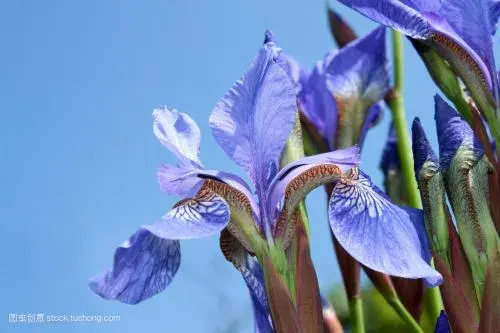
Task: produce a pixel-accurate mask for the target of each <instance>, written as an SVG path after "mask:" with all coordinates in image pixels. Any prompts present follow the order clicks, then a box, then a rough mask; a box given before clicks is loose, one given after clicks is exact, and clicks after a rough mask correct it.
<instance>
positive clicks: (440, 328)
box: [434, 310, 450, 333]
mask: <svg viewBox="0 0 500 333" xmlns="http://www.w3.org/2000/svg"><path fill="white" fill-rule="evenodd" d="M434 333H450V324H449V323H448V317H447V316H446V313H445V312H444V310H441V313H440V314H439V317H438V319H437V321H436V327H435V328H434Z"/></svg>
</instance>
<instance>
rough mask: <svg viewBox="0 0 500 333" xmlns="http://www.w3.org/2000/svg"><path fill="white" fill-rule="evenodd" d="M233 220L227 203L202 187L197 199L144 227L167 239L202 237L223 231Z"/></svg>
mask: <svg viewBox="0 0 500 333" xmlns="http://www.w3.org/2000/svg"><path fill="white" fill-rule="evenodd" d="M229 217H230V212H229V206H228V204H227V203H226V201H225V200H224V199H222V198H221V197H220V196H218V195H216V194H214V193H213V192H211V191H205V190H204V189H203V188H202V189H201V190H200V192H198V195H196V197H194V198H192V199H185V200H182V201H180V202H179V203H177V204H176V206H175V207H174V208H173V209H172V210H171V211H169V212H168V213H167V214H165V215H164V216H163V217H162V218H161V220H160V221H158V222H156V223H155V224H152V225H149V226H145V227H144V228H145V229H147V230H149V231H150V232H151V233H153V234H154V235H156V236H157V237H160V238H163V239H193V238H201V237H207V236H210V235H213V234H215V233H218V232H220V231H222V229H224V228H225V227H226V226H227V224H228V223H229Z"/></svg>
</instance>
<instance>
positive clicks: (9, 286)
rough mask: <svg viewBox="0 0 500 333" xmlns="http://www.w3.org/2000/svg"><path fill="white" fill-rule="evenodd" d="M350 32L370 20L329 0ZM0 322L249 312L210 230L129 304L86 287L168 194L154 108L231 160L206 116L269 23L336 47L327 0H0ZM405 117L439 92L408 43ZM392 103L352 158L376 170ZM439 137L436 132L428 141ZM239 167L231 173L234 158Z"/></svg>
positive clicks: (317, 198)
mask: <svg viewBox="0 0 500 333" xmlns="http://www.w3.org/2000/svg"><path fill="white" fill-rule="evenodd" d="M334 5H335V7H336V8H338V9H339V10H340V11H341V13H343V14H344V17H346V18H347V19H348V20H349V21H350V22H351V23H352V24H353V25H354V26H355V28H356V30H357V31H358V32H359V33H362V34H364V33H367V32H368V31H370V30H371V29H373V28H374V27H375V25H374V24H373V23H372V22H370V21H368V20H367V19H365V18H363V17H361V16H360V15H359V14H357V13H355V12H352V11H350V10H348V9H346V8H344V7H343V6H342V5H340V4H337V3H334ZM0 10H1V12H2V19H1V20H0V40H1V41H2V51H1V52H0V73H1V81H0V110H1V111H0V112H1V114H2V120H1V122H0V133H1V140H0V153H1V155H0V156H1V163H0V177H1V178H0V184H1V190H0V205H1V206H0V212H1V215H0V216H1V220H2V241H1V243H0V244H1V245H0V246H1V251H0V253H1V262H2V274H1V275H0V281H1V285H2V293H1V301H0V316H1V317H2V319H1V320H0V331H2V332H5V331H9V332H10V331H13V332H121V333H125V332H151V333H154V332H218V331H220V330H221V329H224V328H225V327H226V326H227V325H230V324H231V322H233V321H239V320H242V321H243V323H244V325H243V326H244V329H243V331H247V332H250V331H251V329H252V328H251V327H252V325H251V320H250V318H251V310H250V303H249V299H248V295H247V291H246V289H245V287H244V284H243V281H242V279H241V277H240V275H239V274H238V273H237V272H235V271H234V270H233V269H232V267H231V265H230V264H229V263H227V262H225V261H224V260H223V258H222V256H221V255H220V254H219V250H218V239H217V237H214V238H210V239H205V240H200V241H187V242H183V243H182V255H183V261H182V264H181V268H180V270H179V272H178V274H177V276H176V278H175V280H174V282H173V283H172V284H171V286H170V287H169V288H168V289H167V290H166V291H165V292H163V293H162V294H160V295H158V296H156V297H154V298H152V299H150V300H148V301H146V302H144V303H142V304H139V305H136V306H130V305H124V304H120V303H117V302H112V301H105V300H102V299H100V298H99V297H97V296H96V295H94V294H92V293H91V292H90V291H89V290H88V287H87V279H88V277H90V276H92V275H94V274H95V273H97V272H99V271H101V270H103V269H104V268H105V267H108V266H109V265H110V264H111V261H112V255H113V251H114V249H115V248H116V246H118V245H119V244H120V243H121V242H122V241H124V240H125V239H127V238H128V236H129V235H130V234H131V233H132V232H134V231H135V230H136V228H137V227H138V226H139V225H141V224H148V223H151V222H153V221H155V220H156V219H157V218H158V217H160V216H161V215H162V214H163V213H165V212H166V211H167V210H169V208H170V207H171V205H172V204H173V203H174V202H175V200H176V198H172V197H168V196H167V195H165V194H164V193H162V192H161V191H160V189H159V187H158V186H157V184H156V179H155V171H156V168H157V167H158V166H159V165H160V164H161V163H172V162H174V159H173V157H172V155H171V154H170V153H169V152H168V151H167V150H165V149H164V148H163V147H162V146H161V145H160V144H159V143H158V142H157V141H156V140H155V138H154V137H153V134H152V118H151V112H152V109H153V108H154V107H156V106H161V105H169V106H174V107H176V108H177V109H179V110H180V111H182V112H186V113H189V114H190V115H191V116H192V117H193V118H194V119H195V120H196V121H197V122H198V124H199V125H200V127H201V130H202V134H203V142H202V153H201V154H202V160H203V162H204V164H205V165H206V166H209V167H212V168H221V169H226V170H233V169H234V164H232V163H231V162H230V161H229V159H228V158H227V157H226V156H225V155H224V153H223V152H222V151H221V150H220V149H219V147H218V146H217V145H216V144H215V143H214V140H213V139H212V136H211V132H210V130H209V127H208V124H207V120H208V116H209V113H210V112H211V109H212V107H213V106H214V104H215V103H216V101H217V100H218V99H219V98H220V97H221V96H222V95H223V94H224V93H225V92H226V91H227V90H228V89H229V87H230V86H231V85H232V84H233V82H234V81H235V80H237V79H238V78H239V77H240V76H241V74H242V73H243V72H244V71H245V70H246V68H247V65H248V63H249V61H250V60H251V59H252V57H253V56H254V55H255V54H256V52H257V50H258V48H259V47H260V45H261V43H262V40H263V37H264V31H265V29H266V28H269V29H271V30H272V31H273V32H274V34H275V36H276V39H277V42H278V44H279V46H281V47H282V48H283V49H284V50H285V51H286V52H287V53H289V54H291V55H293V56H295V57H296V58H297V59H298V60H299V61H300V62H301V63H302V64H303V65H304V66H307V67H310V66H312V65H313V64H314V62H315V61H316V60H317V59H319V58H321V57H322V56H323V55H324V53H325V52H326V51H328V50H329V49H330V48H332V47H333V46H334V44H333V41H332V39H331V37H330V36H329V32H328V29H327V23H326V17H325V11H324V3H323V2H322V1H315V2H309V3H308V4H306V2H305V1H292V0H289V1H286V2H283V1H281V2H278V1H275V2H270V1H265V2H264V1H196V2H195V1H166V0H164V1H49V0H46V1H21V0H19V1H3V2H2V4H1V5H0ZM405 46H406V51H407V52H406V55H407V56H406V65H407V69H408V71H407V81H406V82H407V85H406V86H407V89H406V93H405V98H406V106H407V110H408V118H409V119H412V118H413V117H414V116H417V115H418V116H420V117H421V118H422V120H423V123H424V125H425V127H426V128H427V129H428V133H429V135H430V137H431V138H432V140H433V141H434V140H435V133H434V125H433V120H432V118H433V99H432V96H433V94H434V93H435V92H436V91H437V90H436V88H435V86H434V85H433V84H432V82H431V81H430V79H429V78H428V76H427V73H426V71H425V69H424V67H423V65H422V64H421V61H420V59H418V57H417V55H416V54H415V52H414V51H413V50H412V48H411V46H410V45H409V44H408V43H406V44H405ZM389 119H390V114H389V113H386V114H385V118H384V121H383V123H382V124H381V125H380V126H378V127H377V128H376V129H374V130H373V131H371V132H370V134H369V135H368V138H367V143H366V149H365V150H364V153H363V164H362V166H363V167H364V169H365V170H366V171H368V172H369V173H370V174H371V175H372V176H373V178H374V179H375V181H376V182H378V183H380V181H381V176H380V172H379V170H378V164H379V159H380V152H381V149H382V146H383V144H384V141H385V137H386V133H387V128H388V121H389ZM434 142H435V141H434ZM238 172H239V171H238ZM324 202H325V200H324V195H323V192H322V190H316V191H315V192H314V193H313V194H312V195H311V196H310V197H309V199H308V204H309V212H310V217H311V221H312V251H313V257H314V260H315V263H316V267H317V270H318V274H319V279H320V284H321V287H322V288H323V290H327V289H328V287H329V286H330V285H332V283H334V282H338V281H339V274H338V272H337V268H336V263H335V259H334V255H333V252H332V248H331V244H330V239H329V235H328V232H327V224H326V213H325V204H324ZM9 313H25V314H27V313H45V314H46V315H48V314H73V315H78V314H82V313H83V314H97V315H106V314H116V315H120V316H121V320H120V322H117V323H112V324H73V325H70V324H43V325H35V324H10V325H8V324H7V319H8V314H9Z"/></svg>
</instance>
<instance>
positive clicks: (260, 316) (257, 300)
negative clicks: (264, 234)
mask: <svg viewBox="0 0 500 333" xmlns="http://www.w3.org/2000/svg"><path fill="white" fill-rule="evenodd" d="M241 275H242V276H243V279H244V280H245V283H246V284H247V287H248V291H249V292H250V297H251V299H252V308H253V314H254V325H255V332H256V333H272V332H274V330H273V329H272V324H271V320H270V318H271V316H270V312H269V306H268V304H267V297H266V290H265V286H264V274H263V272H262V269H261V267H260V265H259V263H258V262H257V261H256V260H255V259H254V258H252V257H250V256H247V264H246V266H245V267H243V268H242V269H241Z"/></svg>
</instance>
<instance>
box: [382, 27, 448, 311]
mask: <svg viewBox="0 0 500 333" xmlns="http://www.w3.org/2000/svg"><path fill="white" fill-rule="evenodd" d="M392 48H393V63H394V88H393V89H394V91H393V93H392V95H391V96H390V98H389V106H390V108H391V110H392V119H393V123H394V129H395V131H396V137H397V144H398V153H399V159H400V161H401V171H402V173H403V177H404V180H405V184H406V194H407V196H408V203H409V205H410V206H412V207H415V208H420V209H421V208H422V201H421V199H420V193H419V191H418V186H417V181H416V178H415V174H414V168H413V153H412V150H411V141H410V136H409V131H408V125H407V122H406V114H405V109H404V102H403V88H404V53H403V51H404V50H403V41H402V38H401V34H400V33H399V32H397V31H395V30H393V31H392ZM398 302H399V301H398ZM424 302H425V307H426V310H427V311H428V312H429V314H430V315H431V320H435V319H437V318H438V317H439V312H440V309H441V304H442V301H441V294H440V293H439V289H438V288H437V287H436V288H432V289H429V290H428V291H427V293H426V297H424Z"/></svg>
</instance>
